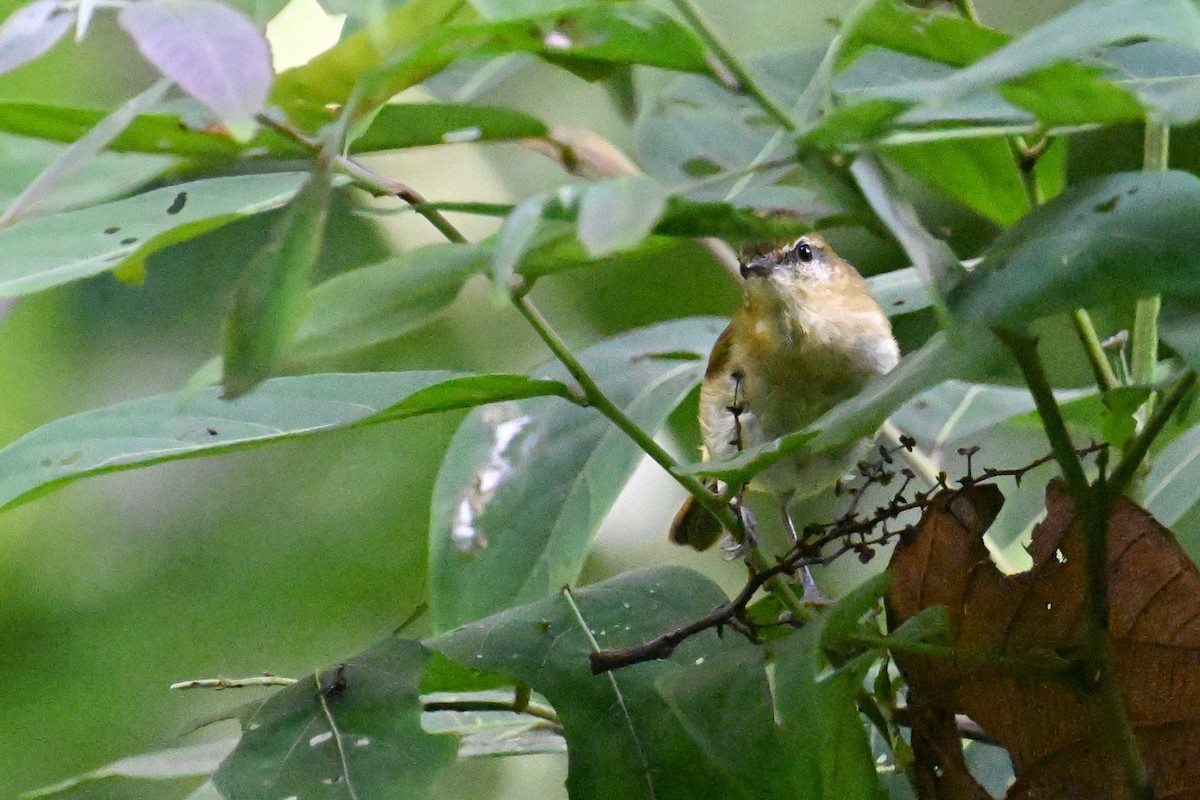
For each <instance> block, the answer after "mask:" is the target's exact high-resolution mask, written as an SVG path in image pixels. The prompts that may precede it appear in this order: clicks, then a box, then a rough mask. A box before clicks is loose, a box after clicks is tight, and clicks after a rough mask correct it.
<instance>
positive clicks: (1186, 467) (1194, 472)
mask: <svg viewBox="0 0 1200 800" xmlns="http://www.w3.org/2000/svg"><path fill="white" fill-rule="evenodd" d="M1198 482H1200V425H1197V426H1195V427H1193V428H1192V429H1191V430H1189V431H1188V432H1187V433H1185V434H1183V435H1182V436H1180V437H1179V438H1177V439H1176V440H1175V441H1173V442H1171V443H1170V444H1169V445H1167V446H1166V447H1165V448H1163V450H1162V452H1161V453H1159V454H1158V455H1157V456H1155V458H1154V463H1153V466H1152V467H1151V468H1150V474H1149V475H1148V476H1146V479H1145V481H1144V482H1143V484H1142V488H1141V504H1142V506H1143V507H1145V509H1146V510H1147V511H1149V512H1150V513H1151V514H1153V515H1154V518H1155V519H1156V520H1158V521H1159V522H1161V523H1162V524H1163V525H1167V526H1171V525H1174V524H1175V523H1176V522H1178V521H1179V520H1181V519H1183V517H1184V515H1186V514H1187V513H1188V512H1189V511H1191V510H1192V509H1193V508H1195V506H1196V503H1198V502H1200V495H1198V494H1197V493H1196V485H1197V483H1198Z"/></svg>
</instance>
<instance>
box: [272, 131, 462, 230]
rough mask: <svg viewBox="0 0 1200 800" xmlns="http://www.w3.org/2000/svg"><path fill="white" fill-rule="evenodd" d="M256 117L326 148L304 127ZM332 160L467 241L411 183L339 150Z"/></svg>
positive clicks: (359, 181)
mask: <svg viewBox="0 0 1200 800" xmlns="http://www.w3.org/2000/svg"><path fill="white" fill-rule="evenodd" d="M257 119H258V122H259V124H260V125H263V126H265V127H268V128H270V129H271V130H273V131H276V132H277V133H281V134H283V135H284V136H286V137H288V138H289V139H292V140H293V141H295V142H297V143H298V144H301V145H303V146H304V147H305V148H307V149H308V150H310V151H312V152H313V153H321V152H324V151H326V148H325V146H324V145H323V144H322V143H321V142H320V141H319V140H318V139H315V138H313V137H311V136H309V135H308V134H306V133H305V132H304V131H302V130H300V129H299V128H297V127H296V126H295V125H292V124H291V123H289V122H280V121H278V120H275V119H271V117H269V116H268V115H266V114H259V115H258V117H257ZM331 161H332V163H333V165H334V166H335V167H337V169H338V171H339V172H341V173H342V174H344V175H348V176H349V177H350V178H351V179H353V181H354V184H355V185H356V186H358V187H360V188H362V189H365V190H366V191H368V192H370V193H371V194H374V195H391V196H393V197H398V198H400V199H401V200H403V201H404V202H406V203H408V204H409V205H410V206H412V208H413V210H415V211H416V212H417V213H418V214H420V215H421V216H422V217H424V218H425V219H426V220H428V221H429V224H430V225H432V226H433V227H435V228H437V230H438V233H440V234H442V236H445V237H446V239H448V240H449V241H451V242H457V243H459V244H465V243H466V241H467V237H465V236H463V235H462V233H461V232H460V231H459V230H458V228H455V227H454V225H453V224H451V222H450V220H448V219H446V218H445V217H444V216H442V214H441V212H440V211H438V210H437V209H436V208H432V207H430V205H429V203H427V202H426V201H425V198H424V197H422V196H421V193H420V192H418V191H417V190H416V189H413V188H412V187H411V186H409V185H408V184H405V183H401V182H400V181H394V180H392V179H391V178H385V177H384V176H382V175H380V174H379V173H377V172H372V171H371V170H369V169H367V168H366V167H364V166H363V165H362V164H360V163H358V162H357V161H355V160H354V159H353V158H350V157H349V156H345V155H342V154H340V153H335V154H332V155H331Z"/></svg>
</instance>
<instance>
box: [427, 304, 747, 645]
mask: <svg viewBox="0 0 1200 800" xmlns="http://www.w3.org/2000/svg"><path fill="white" fill-rule="evenodd" d="M723 324H724V321H723V320H716V319H711V318H693V319H685V320H679V321H676V322H666V323H662V324H659V325H655V326H653V327H650V328H643V329H641V330H637V331H633V332H630V333H626V334H623V335H621V336H617V337H614V338H612V339H608V340H606V341H603V342H601V343H599V344H596V345H593V346H592V347H590V348H587V349H586V350H583V351H582V352H580V353H578V354H577V355H578V357H579V358H580V360H581V362H582V363H583V365H584V366H585V367H586V368H587V369H588V371H589V372H590V373H591V374H592V376H593V377H594V378H595V379H596V381H597V382H598V383H599V384H600V386H601V388H603V389H604V391H605V393H606V394H607V395H608V396H609V397H610V398H611V399H612V401H613V402H614V403H616V404H617V405H618V406H619V407H620V408H622V409H623V410H624V411H625V413H626V414H628V415H629V416H630V417H631V418H632V419H633V421H634V422H635V423H637V424H638V425H640V426H641V427H642V429H643V430H646V431H650V432H654V431H657V430H658V429H659V428H660V427H661V426H662V425H663V424H664V423H665V421H666V419H667V416H668V415H669V414H670V413H671V410H672V409H674V408H675V406H676V405H677V404H678V403H679V402H680V401H681V400H682V399H683V397H684V396H686V395H687V394H688V392H690V391H691V390H692V388H693V387H694V386H695V385H696V383H697V382H698V381H699V380H700V377H701V375H702V374H703V371H704V358H705V357H706V356H707V354H708V351H709V350H710V349H711V347H712V344H713V342H714V340H715V339H716V336H717V334H718V333H719V332H720V331H721V328H722V327H723ZM533 374H535V375H548V376H551V377H553V378H556V379H561V380H569V378H568V376H567V374H566V371H565V370H564V369H562V368H561V367H560V366H558V365H557V364H547V365H545V366H543V367H539V368H538V369H536V370H534V371H533ZM642 456H643V454H642V451H641V450H639V449H638V448H637V447H636V446H635V445H634V444H633V443H632V442H631V441H630V440H629V439H628V438H627V437H626V436H625V434H623V433H621V432H620V431H619V430H618V429H617V428H616V427H614V426H613V425H612V423H610V422H609V421H608V420H607V419H605V418H604V417H603V416H601V415H600V414H599V413H597V412H596V411H595V410H594V409H587V408H574V407H569V406H566V405H562V406H561V407H560V406H559V405H557V404H551V403H546V402H539V401H537V400H531V401H527V402H517V403H506V404H503V405H497V406H492V407H490V408H488V409H482V410H480V411H478V412H475V413H472V414H470V415H469V416H468V417H467V418H466V420H464V421H463V424H462V426H461V427H460V428H459V430H458V432H457V433H456V434H455V436H454V440H453V441H452V442H451V444H450V447H449V449H448V450H447V453H446V458H445V461H444V462H443V463H442V468H441V470H440V472H439V473H438V479H437V483H436V484H435V486H434V491H433V500H432V503H431V511H430V523H429V526H430V527H429V531H430V532H429V535H430V556H429V564H430V566H429V569H430V578H429V588H430V604H431V606H432V615H433V621H434V624H435V626H436V627H437V628H438V629H439V630H446V629H448V628H452V627H454V626H455V625H460V624H462V623H463V622H467V621H470V620H473V619H479V618H480V617H483V616H486V615H487V614H490V613H494V612H496V611H499V610H500V609H502V608H506V607H509V606H512V605H514V604H516V603H524V602H529V601H532V600H537V599H539V598H542V597H545V596H546V595H547V594H549V593H551V592H553V591H555V590H556V589H558V587H560V586H563V585H564V584H568V583H570V582H572V581H573V580H574V579H575V577H576V576H577V575H578V573H579V569H580V567H581V566H582V565H583V561H584V558H585V557H586V556H587V553H588V551H589V549H590V546H591V542H592V537H593V536H594V535H595V532H596V529H597V528H598V527H599V525H600V522H601V521H602V520H603V519H604V517H605V515H606V514H607V513H608V510H609V508H610V507H611V506H612V504H613V502H614V501H615V500H616V498H617V495H618V494H619V493H620V491H621V489H622V488H623V487H624V486H625V483H626V481H628V479H629V476H630V475H631V474H632V473H633V469H634V467H635V466H636V465H637V463H638V461H639V460H640V459H641V458H642Z"/></svg>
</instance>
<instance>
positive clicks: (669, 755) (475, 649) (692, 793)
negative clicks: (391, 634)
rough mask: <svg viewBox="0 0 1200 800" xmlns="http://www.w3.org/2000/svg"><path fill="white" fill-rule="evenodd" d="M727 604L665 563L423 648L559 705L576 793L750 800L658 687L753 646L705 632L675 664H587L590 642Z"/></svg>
mask: <svg viewBox="0 0 1200 800" xmlns="http://www.w3.org/2000/svg"><path fill="white" fill-rule="evenodd" d="M725 602H727V598H726V597H725V594H724V593H723V592H722V591H721V590H720V589H719V588H718V587H717V586H716V585H715V584H714V583H712V582H711V581H709V580H708V579H707V578H704V577H703V576H701V575H699V574H697V573H695V572H692V571H691V570H686V569H682V568H679V567H656V568H652V569H647V570H639V571H637V572H631V573H625V574H624V575H620V576H618V577H616V578H613V579H611V580H608V581H605V582H603V583H598V584H594V585H592V586H589V587H587V588H585V589H580V590H578V591H577V592H575V593H574V594H573V597H571V598H568V597H566V596H565V595H564V593H562V592H559V593H558V594H556V595H554V596H553V597H549V598H546V599H544V600H541V601H539V602H536V603H532V604H530V605H526V606H519V607H517V608H510V609H508V610H506V611H502V612H500V613H499V614H496V615H495V616H492V617H488V618H486V619H483V620H480V621H478V622H475V623H472V624H470V625H467V626H464V627H462V628H459V629H457V630H454V631H451V632H450V633H446V634H442V635H441V636H438V637H436V638H434V639H431V640H428V641H427V642H426V644H427V646H429V647H430V648H431V649H434V650H437V651H438V652H440V653H442V654H443V655H445V656H446V657H448V658H450V659H452V660H454V661H457V662H458V663H460V664H462V665H464V666H470V667H475V668H478V669H485V670H490V671H493V672H498V673H501V674H504V675H508V676H510V677H512V678H515V679H516V680H519V681H521V682H523V683H525V684H527V685H529V686H531V687H532V688H533V689H534V690H535V691H537V692H540V693H541V694H543V695H544V696H545V697H546V698H547V699H548V700H549V701H550V702H551V703H552V704H553V706H554V708H555V709H556V710H557V711H558V715H559V719H560V721H561V723H562V726H563V731H564V734H565V736H566V739H567V752H568V764H569V768H568V773H567V792H568V793H569V794H570V796H571V797H573V798H581V799H582V798H617V797H619V798H627V799H628V800H636V798H647V799H649V798H657V800H674V799H675V798H679V799H680V800H683V798H688V800H690V799H691V798H696V797H746V796H747V795H745V794H744V793H742V792H740V791H738V788H737V786H736V784H734V783H733V782H732V781H731V779H730V778H729V777H727V773H726V772H725V771H724V770H723V769H722V768H721V767H720V766H719V765H717V764H715V763H714V762H713V761H712V760H711V759H710V757H709V756H708V755H707V753H706V752H705V751H704V749H703V748H702V747H700V746H699V745H697V744H696V742H695V741H694V740H693V739H692V737H691V736H690V735H689V733H688V731H687V729H686V728H685V726H684V725H683V724H682V723H681V721H680V719H679V718H678V717H676V715H675V714H674V713H672V711H671V708H670V707H669V706H668V705H667V703H666V702H665V701H664V700H663V698H662V695H660V694H659V692H658V690H657V688H656V683H657V681H658V680H659V678H660V676H663V675H667V674H669V673H670V672H672V671H675V670H678V669H680V666H679V665H680V664H684V663H690V664H694V665H698V664H697V662H700V663H704V662H707V661H708V660H710V659H714V658H716V657H718V656H720V655H721V654H724V653H731V652H737V651H739V650H743V649H745V648H747V647H748V646H749V645H747V644H746V643H745V642H744V641H742V640H739V638H738V637H733V636H725V637H723V638H722V637H719V636H718V635H717V634H716V632H715V631H706V632H704V633H702V634H700V635H698V636H693V637H691V638H689V639H688V640H687V641H685V642H683V643H682V644H680V645H679V647H678V649H676V650H675V653H674V655H673V656H672V658H671V659H670V660H669V661H655V662H651V663H647V664H640V665H638V666H636V667H631V668H628V669H621V670H617V671H615V672H612V673H609V674H607V675H601V676H593V675H592V674H591V671H590V669H589V665H588V656H589V654H590V653H592V652H593V651H594V650H595V645H594V644H593V642H595V643H598V645H599V646H600V647H625V646H631V645H634V644H639V643H641V642H642V641H644V640H646V639H648V638H650V637H651V636H654V635H657V634H659V633H663V632H665V631H668V630H672V629H674V628H677V627H679V626H680V625H683V624H685V623H688V622H691V621H693V620H695V619H697V618H699V617H702V616H704V615H705V614H707V613H708V612H710V611H711V610H712V609H713V608H714V607H716V606H719V605H722V604H724V603H725ZM760 664H761V662H760ZM758 669H761V666H759V667H758ZM750 679H753V676H750ZM714 702H715V703H721V702H722V701H721V700H720V699H719V698H717V699H714ZM719 713H721V714H724V715H728V714H730V713H731V711H730V710H728V709H722V710H721V711H720V712H719Z"/></svg>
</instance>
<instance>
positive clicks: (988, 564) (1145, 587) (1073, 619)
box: [887, 481, 1200, 800]
mask: <svg viewBox="0 0 1200 800" xmlns="http://www.w3.org/2000/svg"><path fill="white" fill-rule="evenodd" d="M1001 502H1002V500H1001V496H1000V493H999V490H997V489H996V488H995V487H994V486H976V487H972V488H969V489H964V490H962V491H959V492H953V493H946V494H943V495H942V496H941V497H939V498H937V499H936V500H935V501H934V502H933V503H932V504H931V505H930V507H929V509H928V510H927V511H926V513H925V516H924V517H923V518H922V520H921V525H920V526H919V530H918V532H917V533H916V534H915V535H914V536H913V537H912V538H911V539H910V540H908V541H906V542H904V543H902V544H901V545H899V546H897V548H896V551H895V553H894V554H893V557H892V561H891V563H890V564H889V566H888V569H889V570H890V571H891V572H892V575H893V582H892V587H891V590H890V592H889V595H888V598H887V605H888V625H889V627H890V628H891V629H895V628H896V627H899V626H900V625H901V624H902V623H903V622H904V621H905V620H906V619H908V618H909V617H911V616H912V615H913V614H915V613H917V612H918V611H920V610H921V609H923V608H926V607H929V606H933V605H945V606H946V608H947V611H948V616H949V619H950V627H951V630H952V631H953V634H954V641H955V645H956V646H957V647H958V648H960V649H962V650H964V651H967V652H970V653H972V654H976V655H978V656H985V655H986V656H988V657H991V658H993V659H994V658H995V657H1007V658H1010V659H1027V660H1030V661H1032V660H1041V661H1045V660H1047V658H1048V657H1052V656H1059V657H1061V658H1063V659H1066V660H1070V659H1073V658H1074V657H1075V656H1076V655H1078V654H1079V653H1080V652H1081V650H1082V646H1083V638H1084V634H1085V619H1084V616H1083V586H1084V562H1085V551H1084V539H1083V535H1082V530H1081V525H1080V522H1079V521H1078V520H1077V519H1076V518H1075V514H1074V508H1073V503H1072V501H1071V498H1070V497H1069V496H1068V495H1067V494H1066V492H1065V491H1064V490H1063V489H1062V486H1061V484H1060V483H1059V482H1057V481H1056V482H1052V483H1051V484H1050V486H1049V487H1047V498H1046V509H1047V516H1046V520H1045V521H1044V522H1043V523H1042V524H1041V525H1039V526H1038V527H1037V529H1036V530H1035V531H1034V534H1033V541H1032V544H1031V546H1030V555H1031V556H1032V558H1033V566H1032V567H1031V568H1030V569H1029V571H1027V572H1023V573H1020V574H1017V575H1010V576H1006V575H1004V574H1002V573H1001V572H1000V571H999V570H997V569H996V567H995V566H994V564H993V563H992V561H991V560H990V558H989V557H988V552H987V548H986V547H985V546H984V543H983V541H982V538H981V537H982V534H983V533H984V531H986V530H987V527H988V525H990V524H991V522H992V520H993V519H994V518H995V515H996V513H998V511H999V508H1000V504H1001ZM1108 592H1109V615H1110V616H1109V626H1110V627H1109V630H1110V636H1111V637H1112V646H1113V652H1114V657H1115V672H1116V678H1117V683H1118V685H1119V686H1120V689H1121V694H1122V697H1123V699H1124V704H1125V709H1126V712H1127V714H1128V715H1129V719H1130V721H1131V722H1132V725H1133V729H1134V732H1135V735H1136V737H1137V740H1138V743H1139V745H1140V747H1141V750H1142V755H1143V758H1144V759H1145V761H1146V764H1147V767H1148V770H1149V774H1150V777H1151V781H1152V783H1153V786H1154V791H1155V796H1156V797H1157V798H1172V799H1173V800H1175V799H1177V798H1200V571H1197V569H1196V566H1195V565H1194V564H1193V563H1192V561H1191V560H1190V559H1189V558H1188V557H1187V555H1186V554H1185V553H1184V552H1183V550H1182V548H1180V546H1179V544H1178V543H1177V542H1176V541H1175V538H1174V536H1173V535H1172V533H1171V532H1170V531H1169V530H1168V529H1166V528H1165V527H1163V526H1162V525H1159V524H1158V523H1157V522H1156V521H1155V520H1154V519H1153V518H1152V517H1151V516H1150V515H1149V514H1148V513H1146V512H1145V511H1144V510H1143V509H1141V508H1139V507H1138V506H1137V505H1135V504H1134V503H1133V502H1131V501H1129V500H1128V499H1125V498H1119V499H1117V500H1116V501H1115V502H1114V503H1113V507H1112V509H1111V512H1110V515H1109V521H1108ZM895 655H896V663H897V664H898V665H899V667H900V668H901V670H902V671H903V672H904V674H905V677H906V678H907V679H908V681H909V685H910V687H911V697H910V702H911V703H912V705H913V706H914V711H916V712H918V713H917V715H916V716H917V718H918V719H920V718H921V714H924V715H925V716H926V717H927V718H929V719H939V718H944V716H945V715H946V714H953V713H963V714H966V715H968V716H969V717H971V718H972V719H973V720H975V721H976V722H977V723H978V724H979V725H980V726H981V727H982V728H983V729H984V731H986V732H987V733H988V734H989V735H990V736H992V737H994V738H995V739H996V740H998V741H999V742H1000V743H1001V744H1003V745H1004V746H1005V747H1006V748H1007V749H1008V751H1009V754H1010V755H1011V757H1012V761H1013V767H1014V770H1015V773H1016V776H1017V781H1016V783H1015V784H1014V785H1013V786H1012V787H1011V788H1010V790H1009V792H1008V795H1007V797H1008V798H1009V800H1023V799H1024V798H1038V799H1039V800H1057V799H1060V798H1081V800H1082V798H1087V800H1105V798H1113V799H1114V800H1115V798H1121V797H1124V796H1125V787H1124V784H1123V783H1122V782H1121V780H1120V779H1119V777H1117V776H1116V772H1115V770H1116V767H1115V759H1114V758H1113V757H1112V754H1111V753H1110V752H1108V751H1107V750H1106V747H1105V739H1104V738H1103V725H1102V723H1101V717H1100V715H1099V713H1098V704H1097V698H1096V696H1094V695H1093V694H1090V693H1089V692H1088V690H1087V689H1086V687H1085V686H1084V684H1085V681H1083V680H1079V678H1082V676H1078V675H1077V676H1076V678H1077V680H1075V681H1071V680H1069V679H1067V678H1066V677H1065V676H1054V675H1049V674H1047V673H1045V672H1039V671H1038V670H1035V669H1030V670H1028V671H1022V670H1020V669H1019V668H1011V667H1010V668H1008V669H1004V670H1001V669H999V668H998V667H997V666H995V665H991V666H982V665H981V659H980V658H960V659H954V660H947V659H940V660H938V659H932V658H928V657H914V656H911V655H905V654H902V653H897V654H895ZM922 709H924V710H922ZM917 735H918V733H917V732H916V731H914V739H915V738H916V737H917ZM921 735H922V736H933V737H934V741H935V742H936V743H937V746H936V747H934V748H933V749H932V750H930V751H929V752H930V753H933V754H937V755H943V754H944V753H945V752H946V751H947V750H948V749H956V748H948V743H947V741H946V737H947V736H950V737H953V735H954V734H953V732H952V731H951V732H949V733H947V731H946V728H945V726H940V727H939V726H934V728H933V730H926V731H923V732H921ZM939 737H940V738H939ZM959 760H961V759H959ZM927 766H928V765H927ZM936 766H937V771H938V772H939V773H942V774H944V773H946V772H949V773H950V775H951V776H952V777H957V775H958V772H957V770H958V765H957V764H956V763H954V761H953V760H952V761H950V762H949V763H941V764H938V765H936ZM936 788H937V787H934V788H933V789H927V788H926V787H922V796H924V797H935V798H950V797H973V796H975V795H974V794H971V793H966V794H964V793H961V792H962V790H961V789H960V790H958V791H959V793H950V792H949V791H943V792H938V791H936Z"/></svg>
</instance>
